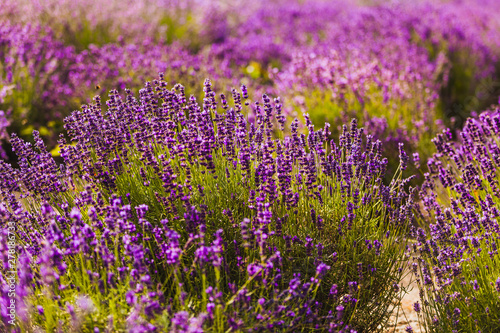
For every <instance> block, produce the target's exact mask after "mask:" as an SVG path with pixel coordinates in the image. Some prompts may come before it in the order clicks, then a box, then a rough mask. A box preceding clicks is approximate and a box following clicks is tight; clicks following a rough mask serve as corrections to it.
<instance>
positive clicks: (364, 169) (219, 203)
mask: <svg viewBox="0 0 500 333" xmlns="http://www.w3.org/2000/svg"><path fill="white" fill-rule="evenodd" d="M204 87H205V88H204V92H205V98H204V100H203V105H199V104H198V103H197V102H196V99H195V98H194V97H190V98H187V97H186V95H185V92H184V87H183V86H181V85H179V84H177V85H175V86H174V87H173V88H172V89H169V88H167V83H166V82H165V81H163V77H162V76H160V79H159V80H155V81H153V82H152V83H146V85H145V87H144V88H143V89H141V90H140V93H139V97H138V98H136V97H134V96H133V95H132V94H131V93H130V91H128V92H127V95H126V96H120V95H119V94H118V93H117V92H116V91H112V92H111V94H110V96H109V100H108V101H107V103H106V104H107V111H106V112H105V113H104V114H103V113H102V111H101V108H102V105H101V100H100V98H99V97H96V99H95V103H93V104H90V105H86V106H84V107H82V109H81V110H80V111H75V112H74V113H72V115H71V116H69V117H68V118H66V120H65V127H66V130H67V132H68V138H66V139H63V138H61V142H60V144H61V146H62V148H61V156H62V157H63V158H64V164H63V166H61V167H58V166H57V164H56V163H55V162H54V160H53V158H52V157H51V155H50V154H49V153H48V152H47V150H46V148H45V146H44V144H43V142H42V140H41V139H40V136H39V133H37V132H34V142H35V143H34V144H33V145H31V144H29V143H26V142H23V141H22V140H21V139H19V138H17V137H16V136H14V137H13V138H12V142H13V148H14V150H15V151H16V153H17V154H18V158H19V161H20V162H19V166H20V167H19V169H14V168H12V167H11V166H10V165H8V164H7V163H5V162H1V164H0V170H1V171H0V172H1V175H2V177H1V179H2V182H1V195H2V198H3V204H2V205H1V209H0V212H1V216H2V225H3V226H6V225H7V223H8V222H9V221H15V223H16V225H17V228H18V237H19V246H18V247H17V250H18V251H19V253H20V265H21V266H20V270H19V286H18V292H17V293H18V295H19V296H18V298H19V299H18V302H19V303H18V304H21V305H22V306H20V310H19V315H18V320H19V323H20V325H21V328H22V331H30V330H33V329H36V328H37V327H39V328H41V329H45V330H47V331H54V330H65V329H76V330H89V331H91V330H94V332H98V331H99V332H101V331H114V330H125V329H126V330H128V331H131V332H154V331H165V330H169V331H173V332H177V331H179V332H181V331H183V332H185V331H187V330H191V331H193V332H194V331H202V330H207V331H222V330H224V331H226V330H233V331H250V330H279V331H297V330H325V331H332V332H354V331H377V330H380V329H381V328H383V327H384V326H385V324H386V323H387V319H388V316H389V312H388V310H390V309H391V308H392V307H394V305H393V301H394V300H395V299H397V298H398V297H400V295H401V292H402V290H401V289H400V287H399V284H400V281H401V279H402V276H403V274H404V269H405V265H406V261H405V260H404V258H403V257H402V255H401V253H403V252H404V251H405V244H406V241H405V238H404V237H403V236H404V235H405V231H406V230H407V228H408V223H409V222H410V221H411V219H412V206H413V201H412V197H411V196H409V195H408V194H407V193H406V191H405V187H406V186H405V184H406V182H407V180H404V179H402V178H401V176H400V175H399V173H398V174H397V175H396V176H395V178H394V180H393V182H391V184H390V185H384V183H383V182H382V176H383V175H384V172H385V169H386V166H387V160H386V159H384V158H383V157H382V155H381V149H382V147H381V143H380V141H374V140H372V137H371V136H364V135H363V130H362V129H358V128H357V125H356V121H353V122H352V123H351V126H350V128H347V127H346V126H345V128H344V132H343V134H342V136H341V138H340V140H339V142H338V143H336V142H334V141H328V140H327V138H328V136H329V126H328V125H326V126H325V127H324V128H323V129H320V130H315V129H314V127H313V125H312V124H311V122H310V121H307V123H306V127H307V128H308V134H307V135H306V134H299V133H298V131H297V127H298V121H294V122H293V123H292V125H291V135H290V136H286V137H284V136H283V132H282V131H283V127H284V116H283V114H282V105H281V104H280V103H279V100H275V101H274V102H273V101H271V100H270V99H269V97H267V96H266V95H264V96H263V99H262V101H261V102H255V103H251V105H253V106H254V107H255V109H256V114H257V117H256V120H255V123H249V122H248V121H247V120H246V118H245V116H244V114H243V112H242V111H243V109H244V108H245V107H246V106H247V105H249V104H250V103H249V101H247V100H246V97H247V90H246V87H243V88H242V93H240V92H238V91H236V90H233V91H232V102H231V103H229V102H228V100H227V98H226V97H225V96H224V95H221V96H220V99H219V98H216V94H215V92H214V91H213V90H212V88H211V83H210V82H209V81H206V82H205V85H204ZM221 110H224V111H223V112H222V113H220V112H219V111H221ZM306 119H307V118H306ZM276 125H277V126H278V128H277V129H276V128H275V126H276ZM275 131H276V132H277V133H278V138H276V137H274V136H273V132H275ZM280 133H281V134H280ZM65 142H68V144H66V143H65ZM401 158H402V165H401V168H402V169H404V168H405V167H406V165H407V162H408V161H407V157H406V155H405V153H404V151H403V150H402V151H401ZM2 237H5V235H3V236H2ZM6 256H7V248H5V247H4V248H2V260H4V264H5V266H4V267H8V265H7V263H6V262H5V260H6V258H7V257H6ZM3 279H4V280H2V283H3V286H5V285H6V282H5V277H3ZM2 290H4V289H2ZM1 299H2V302H6V301H8V298H7V295H6V294H5V293H2V298H1ZM3 315H5V314H3Z"/></svg>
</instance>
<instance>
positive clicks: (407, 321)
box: [386, 274, 424, 333]
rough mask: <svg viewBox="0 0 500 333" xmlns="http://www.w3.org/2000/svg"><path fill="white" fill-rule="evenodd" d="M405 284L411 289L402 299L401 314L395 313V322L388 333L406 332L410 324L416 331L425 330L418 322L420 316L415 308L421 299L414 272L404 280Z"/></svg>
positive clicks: (392, 319)
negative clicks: (414, 305) (414, 279)
mask: <svg viewBox="0 0 500 333" xmlns="http://www.w3.org/2000/svg"><path fill="white" fill-rule="evenodd" d="M402 284H403V286H404V287H405V288H406V289H407V290H408V291H409V292H408V293H407V294H406V295H405V296H404V297H403V299H402V301H401V309H400V310H399V314H397V313H394V314H393V315H392V317H391V322H392V323H393V324H392V325H391V326H389V328H388V329H387V330H386V333H406V327H407V326H408V325H410V326H411V327H412V328H413V332H414V333H423V332H424V330H423V329H422V328H421V327H420V325H419V324H418V316H417V313H416V312H415V310H414V309H413V304H414V303H415V302H417V301H419V299H420V297H419V295H418V286H417V283H416V282H415V281H412V274H408V275H407V276H406V278H405V279H404V280H403V283H402Z"/></svg>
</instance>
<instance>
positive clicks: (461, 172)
mask: <svg viewBox="0 0 500 333" xmlns="http://www.w3.org/2000/svg"><path fill="white" fill-rule="evenodd" d="M499 135H500V110H499V109H498V108H497V109H496V110H495V111H489V112H485V113H483V114H481V115H480V116H479V117H478V118H477V119H473V118H470V119H468V120H467V122H466V124H465V126H464V128H463V130H462V131H461V132H460V139H461V141H460V142H459V143H454V142H453V141H451V133H450V132H449V131H448V132H446V131H445V132H443V133H442V134H440V135H438V136H437V137H436V138H435V139H434V144H435V145H436V148H437V153H436V154H435V155H434V157H433V158H432V159H430V160H429V162H428V169H429V172H428V173H426V174H425V178H426V181H425V182H424V184H423V185H422V190H421V199H422V203H423V206H422V214H423V216H424V218H426V219H428V220H430V221H432V223H431V224H430V225H429V226H428V227H427V228H426V229H427V230H425V231H424V230H423V229H417V230H415V232H414V235H415V237H416V241H417V243H416V244H415V247H414V251H415V252H414V260H415V262H416V264H414V271H415V273H416V274H418V280H417V281H418V282H419V286H420V289H421V297H422V310H423V314H424V319H425V322H426V325H427V326H428V328H429V330H431V331H436V332H441V331H467V332H470V331H481V332H496V331H498V330H499V329H500V321H499V319H500V318H499V315H498V314H499V313H500V303H499V302H498V300H499V297H498V292H499V291H498V290H499V288H498V286H499V283H498V281H499V280H498V279H499V272H498V269H497V267H498V249H497V247H498V238H499V235H500V228H499V226H498V221H497V220H498V217H499V216H500V211H499V209H500V205H499V198H500V191H499V188H498V179H499V178H498V177H499V174H498V170H499V167H500V160H499V153H500V150H499V147H498V144H499Z"/></svg>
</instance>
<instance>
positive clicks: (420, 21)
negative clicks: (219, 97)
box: [0, 0, 500, 164]
mask: <svg viewBox="0 0 500 333" xmlns="http://www.w3.org/2000/svg"><path fill="white" fill-rule="evenodd" d="M236 9H237V10H236ZM496 12H498V5H496V4H495V1H488V0H478V1H475V2H473V3H469V4H467V3H461V2H460V3H459V2H457V3H455V2H451V3H446V4H442V3H430V2H418V3H416V4H399V3H389V4H386V3H379V4H377V3H375V4H370V5H369V6H366V5H362V4H357V3H354V2H351V1H350V2H344V1H341V0H338V1H334V2H331V1H328V2H322V1H308V2H305V3H302V2H296V3H293V2H292V3H290V1H279V0H276V1H271V2H269V1H265V2H252V4H247V3H246V2H232V3H231V4H226V3H223V2H216V3H213V2H205V1H191V2H189V1H188V2H177V1H167V0H164V1H162V0H141V1H138V2H137V1H133V2H132V1H131V2H127V3H123V2H122V1H120V2H115V1H110V2H109V3H107V4H106V5H103V4H102V3H101V2H99V1H92V0H87V1H62V2H61V1H44V2H35V1H33V0H23V1H12V0H5V1H4V3H3V4H2V12H0V20H1V21H2V30H1V39H0V46H1V48H0V64H1V66H0V68H1V70H0V74H1V78H2V87H1V91H0V110H3V115H4V116H3V119H5V120H4V121H3V122H2V124H7V123H10V126H9V127H8V132H9V133H11V132H16V133H17V134H19V135H21V136H23V137H24V138H28V137H29V134H30V133H31V130H32V129H37V130H39V131H40V133H41V135H42V136H43V137H44V138H45V139H47V140H50V139H51V142H50V146H51V148H53V147H54V146H55V141H56V137H57V133H59V132H60V130H62V123H61V121H60V119H61V115H62V116H66V115H68V112H70V111H71V110H73V109H77V108H79V107H80V105H81V104H84V103H87V102H89V100H88V98H89V96H93V95H94V94H95V93H96V92H97V93H100V94H101V97H104V96H105V95H106V94H107V92H109V91H110V90H111V89H120V91H123V89H124V87H125V86H130V87H133V86H139V85H140V84H142V82H144V81H146V80H149V79H150V78H151V77H154V76H156V74H157V73H158V72H164V73H165V75H166V76H167V78H168V79H169V81H170V82H171V83H172V82H179V81H182V83H183V84H184V85H185V86H186V89H187V90H188V92H189V93H190V92H195V91H201V89H200V88H201V87H200V86H199V82H203V80H204V79H205V78H207V77H209V78H211V79H213V80H214V82H215V83H217V84H218V85H219V87H218V88H220V89H221V90H223V91H227V90H229V89H230V88H231V87H234V86H237V85H238V84H239V83H241V82H242V83H245V84H247V85H248V86H251V87H252V91H256V92H260V93H262V92H266V93H268V94H271V95H275V96H278V95H279V96H281V98H282V99H283V100H284V101H286V102H287V105H288V108H286V109H285V110H284V111H285V113H286V114H287V115H291V116H292V117H291V118H290V119H293V118H294V117H295V116H296V115H297V116H299V117H301V115H302V111H303V110H306V109H307V110H308V112H309V113H310V114H311V118H312V120H313V122H314V123H316V124H321V123H322V122H324V121H325V120H326V121H329V122H331V123H342V122H346V121H348V120H349V119H351V118H352V117H356V118H358V120H359V121H360V123H362V124H363V125H364V124H366V125H367V126H370V128H373V135H374V136H376V137H377V138H379V139H381V140H383V141H384V144H385V145H387V148H386V149H387V150H388V151H391V150H396V151H397V142H405V144H406V146H407V147H408V148H411V149H412V151H419V152H420V153H421V154H423V157H428V156H430V154H431V151H432V149H431V146H430V145H429V144H428V142H430V139H431V138H432V137H433V135H435V134H436V133H438V132H439V131H440V130H441V129H443V128H444V127H443V122H444V123H445V124H446V125H449V126H455V124H456V126H455V127H457V126H458V127H460V126H461V125H462V124H463V121H464V120H465V118H466V117H467V116H468V115H469V112H470V110H482V109H484V108H485V107H488V106H489V105H490V103H492V102H494V101H496V95H497V94H498V89H499V86H498V77H499V76H498V71H499V69H498V67H499V66H498V56H499V54H500V51H499V50H500V47H499V45H500V34H499V33H498V31H499V30H498V29H499V27H498V15H496V14H495V13H496ZM333 130H334V132H335V133H337V134H340V131H341V128H340V127H339V126H334V128H333ZM2 137H7V135H6V134H4V135H2ZM389 147H390V148H389ZM391 164H392V160H391Z"/></svg>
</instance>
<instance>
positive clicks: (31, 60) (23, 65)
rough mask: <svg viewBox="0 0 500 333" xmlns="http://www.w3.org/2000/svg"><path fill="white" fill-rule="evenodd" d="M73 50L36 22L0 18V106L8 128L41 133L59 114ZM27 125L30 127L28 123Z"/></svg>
mask: <svg viewBox="0 0 500 333" xmlns="http://www.w3.org/2000/svg"><path fill="white" fill-rule="evenodd" d="M74 57H75V54H74V50H73V48H71V47H66V46H64V45H63V44H62V43H61V42H59V41H57V40H56V39H55V38H54V35H53V34H52V32H51V31H50V30H48V29H43V28H42V27H40V26H31V25H26V26H22V25H14V24H10V23H9V22H2V24H1V27H0V110H4V111H5V112H7V113H9V114H10V115H9V118H10V119H9V122H10V126H9V131H10V132H16V133H18V134H19V133H20V132H21V131H22V129H24V130H25V131H27V132H31V130H32V129H33V126H36V127H39V126H41V127H42V128H40V129H41V130H42V131H43V132H44V134H46V133H48V132H49V130H50V128H51V127H54V124H53V122H51V121H52V120H53V119H54V118H60V117H62V116H63V115H62V113H61V109H65V108H66V107H67V102H68V99H67V95H71V93H72V92H73V89H72V87H71V85H70V84H69V82H67V80H65V77H66V75H67V73H68V70H69V67H70V64H71V63H73V62H74V60H75V58H74ZM30 125H31V130H30V127H29V126H30Z"/></svg>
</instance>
